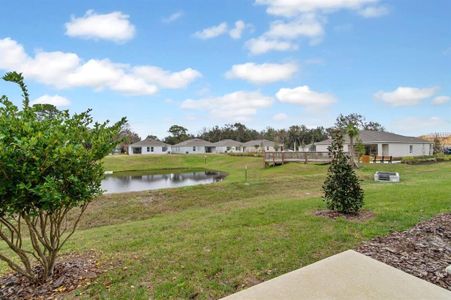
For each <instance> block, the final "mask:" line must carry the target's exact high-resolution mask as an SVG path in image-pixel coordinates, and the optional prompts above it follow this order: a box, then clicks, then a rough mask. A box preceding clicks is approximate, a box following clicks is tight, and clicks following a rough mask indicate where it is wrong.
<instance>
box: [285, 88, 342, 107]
mask: <svg viewBox="0 0 451 300" xmlns="http://www.w3.org/2000/svg"><path fill="white" fill-rule="evenodd" d="M276 98H277V99H278V100H279V101H280V102H284V103H291V104H298V105H301V106H303V107H305V108H306V109H308V110H317V109H321V108H324V107H327V106H329V105H331V104H333V103H335V102H336V99H335V97H334V96H333V95H331V94H328V93H319V92H315V91H312V90H311V89H310V87H308V86H307V85H304V86H299V87H296V88H293V89H290V88H282V89H280V90H279V91H278V92H277V93H276Z"/></svg>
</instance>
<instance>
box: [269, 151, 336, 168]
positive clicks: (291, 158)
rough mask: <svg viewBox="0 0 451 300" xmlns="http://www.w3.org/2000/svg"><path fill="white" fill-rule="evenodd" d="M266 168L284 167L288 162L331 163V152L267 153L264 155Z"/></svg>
mask: <svg viewBox="0 0 451 300" xmlns="http://www.w3.org/2000/svg"><path fill="white" fill-rule="evenodd" d="M263 160H264V163H265V166H274V165H283V164H284V163H287V162H303V163H305V164H306V163H309V162H317V163H328V162H330V161H331V158H330V156H329V152H265V153H263Z"/></svg>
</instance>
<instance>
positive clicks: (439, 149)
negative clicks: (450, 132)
mask: <svg viewBox="0 0 451 300" xmlns="http://www.w3.org/2000/svg"><path fill="white" fill-rule="evenodd" d="M442 152H443V146H442V141H441V140H440V136H439V134H438V133H436V134H435V135H434V148H433V153H434V154H439V153H442Z"/></svg>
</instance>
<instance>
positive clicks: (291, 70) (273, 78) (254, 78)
mask: <svg viewBox="0 0 451 300" xmlns="http://www.w3.org/2000/svg"><path fill="white" fill-rule="evenodd" d="M297 70H298V66H297V65H296V64H295V63H285V64H270V63H265V64H260V65H258V64H255V63H250V62H249V63H245V64H240V65H233V66H232V68H231V69H230V70H229V71H228V72H227V73H226V78H228V79H243V80H247V81H250V82H252V83H255V84H267V83H273V82H277V81H281V80H288V79H290V78H291V77H292V76H293V75H294V74H295V73H296V72H297Z"/></svg>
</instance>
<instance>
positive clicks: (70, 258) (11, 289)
mask: <svg viewBox="0 0 451 300" xmlns="http://www.w3.org/2000/svg"><path fill="white" fill-rule="evenodd" d="M41 271H42V270H41V269H40V268H39V267H36V268H35V272H36V273H39V272H41ZM100 273H102V271H101V270H100V269H99V267H98V263H97V259H96V255H95V254H94V253H91V252H90V253H86V254H83V255H81V254H70V255H66V256H64V257H63V258H62V259H60V260H59V262H57V264H56V265H55V271H54V275H53V276H52V278H50V279H49V280H47V282H45V283H43V284H39V285H36V284H34V283H32V282H30V281H29V280H28V279H27V278H26V277H24V276H22V275H20V274H17V273H15V274H9V275H6V276H3V277H1V278H0V299H14V300H15V299H60V298H62V297H63V295H64V294H65V293H67V292H70V291H72V290H75V289H76V288H79V287H82V286H85V285H87V284H89V283H90V282H91V281H92V280H93V279H94V278H96V277H97V276H98V275H99V274H100Z"/></svg>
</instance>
